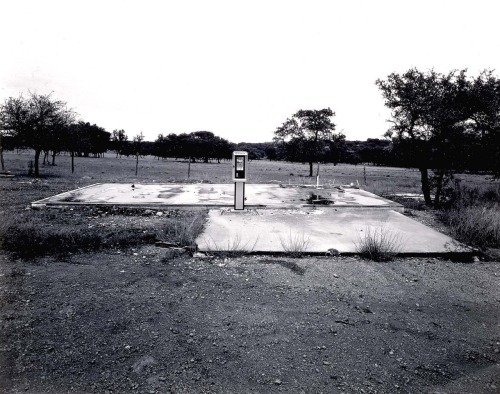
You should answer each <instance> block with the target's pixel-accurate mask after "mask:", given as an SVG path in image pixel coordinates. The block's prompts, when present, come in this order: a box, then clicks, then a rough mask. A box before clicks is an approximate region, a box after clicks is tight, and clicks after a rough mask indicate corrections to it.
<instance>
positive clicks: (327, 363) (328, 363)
mask: <svg viewBox="0 0 500 394" xmlns="http://www.w3.org/2000/svg"><path fill="white" fill-rule="evenodd" d="M323 365H331V363H330V362H328V361H323Z"/></svg>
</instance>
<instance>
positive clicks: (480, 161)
mask: <svg viewBox="0 0 500 394" xmlns="http://www.w3.org/2000/svg"><path fill="white" fill-rule="evenodd" d="M375 83H376V85H377V87H378V88H379V89H380V91H381V93H382V98H383V99H384V103H385V105H386V106H387V107H388V108H389V109H390V110H391V118H390V119H388V120H389V122H390V127H389V128H388V130H387V133H386V134H385V139H368V140H367V141H348V140H347V139H346V136H345V135H344V134H343V133H341V132H340V133H339V132H336V130H335V129H336V125H335V123H334V122H333V117H334V116H335V112H333V111H332V110H331V109H330V108H325V109H320V110H299V111H297V112H296V113H294V114H292V116H291V117H290V118H288V119H286V120H285V121H284V122H283V124H282V125H280V126H278V127H277V128H276V130H275V131H274V139H273V141H271V142H263V143H239V144H233V143H231V142H229V141H228V140H226V139H223V138H221V137H219V136H216V135H215V134H214V133H212V132H210V131H194V132H192V133H182V134H174V133H170V134H166V135H165V134H160V135H158V137H157V139H156V140H155V141H152V142H148V141H144V136H143V134H142V133H139V134H137V135H136V136H134V137H132V138H131V139H129V137H128V136H127V134H126V132H125V130H114V131H113V132H112V133H110V132H107V131H106V130H105V129H104V128H102V127H100V126H98V125H96V124H90V123H88V122H84V121H81V120H80V121H76V113H75V112H74V111H73V110H72V109H69V108H68V107H67V105H66V103H65V102H62V101H60V100H57V99H54V98H53V97H52V96H51V95H50V94H49V95H41V94H37V93H31V92H30V93H29V94H28V95H27V96H26V97H23V96H22V95H20V96H19V97H17V98H12V97H10V98H8V99H7V100H5V102H4V103H3V104H2V105H1V106H0V160H1V164H2V170H4V162H3V155H2V150H3V148H5V149H14V148H18V149H19V148H21V149H22V148H30V149H33V150H34V152H35V157H34V169H35V175H39V160H40V156H41V155H42V153H43V154H44V155H43V160H44V162H49V159H50V161H51V162H52V164H55V160H56V156H57V154H59V153H60V152H68V153H69V154H71V157H72V171H74V157H89V156H95V157H99V156H102V155H103V154H104V152H107V151H108V150H111V151H114V152H115V153H116V156H117V157H119V156H130V155H134V156H135V157H136V160H137V163H138V161H139V157H140V156H144V155H154V156H156V157H157V158H158V159H162V158H163V159H166V158H170V157H172V158H176V159H187V160H189V162H195V161H202V162H210V161H217V162H220V161H221V160H227V159H230V158H231V153H232V151H234V150H245V151H248V153H249V158H250V160H258V159H269V160H287V161H293V162H301V163H307V164H308V169H309V175H310V176H312V175H313V165H314V163H317V162H324V163H334V164H337V163H351V164H359V163H370V164H373V165H387V166H404V167H414V168H418V169H419V171H420V173H421V183H422V191H423V194H424V197H425V201H426V203H427V204H429V205H431V204H434V205H439V203H440V198H441V196H442V193H443V187H444V184H445V182H446V180H447V179H449V178H450V177H451V176H452V174H453V172H455V171H467V170H468V171H482V172H487V173H491V174H494V175H495V176H500V80H499V79H498V78H497V77H496V76H495V75H494V74H493V72H492V71H489V70H485V71H483V72H481V73H479V75H477V76H469V75H468V74H467V71H466V70H460V71H458V70H455V71H451V72H449V73H447V74H442V73H438V72H436V71H434V70H429V71H425V72H423V71H420V70H418V69H415V68H413V69H410V70H408V71H406V72H404V73H401V74H398V73H392V74H390V75H389V76H388V77H387V78H386V79H379V80H377V81H376V82H375ZM136 168H137V165H136ZM431 192H434V200H432V199H431Z"/></svg>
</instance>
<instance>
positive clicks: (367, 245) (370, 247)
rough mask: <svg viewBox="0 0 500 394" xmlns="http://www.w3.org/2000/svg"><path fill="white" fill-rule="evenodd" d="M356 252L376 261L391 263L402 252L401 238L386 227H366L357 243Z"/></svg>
mask: <svg viewBox="0 0 500 394" xmlns="http://www.w3.org/2000/svg"><path fill="white" fill-rule="evenodd" d="M355 245H356V252H357V253H359V254H360V255H361V256H364V257H367V258H369V259H371V260H374V261H390V260H392V259H393V258H394V257H395V256H396V255H397V254H398V253H400V252H401V245H402V242H401V237H400V235H399V234H397V233H394V232H392V231H390V230H389V229H387V228H386V227H377V228H372V227H366V228H365V230H364V231H362V234H361V235H360V236H359V240H358V241H357V242H356V243H355Z"/></svg>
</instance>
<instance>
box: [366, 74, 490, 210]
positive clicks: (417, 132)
mask: <svg viewBox="0 0 500 394" xmlns="http://www.w3.org/2000/svg"><path fill="white" fill-rule="evenodd" d="M376 84H377V86H378V87H379V88H380V90H381V91H382V95H383V97H384V99H385V105H386V106H387V107H388V108H390V109H391V113H392V118H391V120H390V122H391V123H392V127H391V128H390V129H389V130H388V132H387V136H388V137H394V138H395V140H396V143H397V146H398V148H399V149H400V150H399V153H403V154H405V155H406V157H407V158H409V159H410V162H412V164H413V165H415V166H417V167H418V168H419V170H420V172H421V179H422V191H423V193H424V198H425V201H426V203H427V204H429V205H431V204H432V200H431V188H432V185H434V186H435V198H434V204H435V205H436V206H437V205H439V203H440V197H441V194H442V188H443V181H444V179H445V176H446V175H447V174H451V173H452V171H453V170H456V169H461V168H464V166H470V165H471V163H472V162H473V161H474V158H473V157H471V156H472V155H471V154H472V153H473V152H474V151H475V149H476V148H475V147H477V146H478V145H483V146H484V143H485V142H486V141H487V140H489V141H490V142H491V146H490V148H489V149H490V150H492V152H491V157H490V159H494V157H496V159H494V160H497V162H498V157H499V155H498V153H495V150H496V152H498V133H499V116H500V106H499V103H500V89H499V83H498V79H497V78H495V77H493V75H492V73H491V72H489V71H485V72H483V73H481V74H480V75H479V77H477V78H475V79H474V78H470V77H468V76H467V73H466V70H461V71H452V72H449V73H448V74H441V73H437V72H436V71H434V70H430V71H427V72H422V71H419V70H417V69H410V70H408V71H407V72H405V73H403V74H396V73H393V74H390V75H389V76H388V77H387V79H386V80H380V79H379V80H377V81H376ZM495 141H496V142H495ZM494 160H493V161H494ZM497 165H498V164H497ZM429 170H433V172H434V176H433V177H432V178H429V175H428V171H429ZM490 170H491V171H496V170H495V168H490ZM431 181H432V182H431Z"/></svg>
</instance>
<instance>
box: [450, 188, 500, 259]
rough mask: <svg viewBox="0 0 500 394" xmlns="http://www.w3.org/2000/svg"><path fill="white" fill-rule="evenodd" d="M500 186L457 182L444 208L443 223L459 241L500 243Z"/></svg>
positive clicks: (487, 244) (480, 245)
mask: <svg viewBox="0 0 500 394" xmlns="http://www.w3.org/2000/svg"><path fill="white" fill-rule="evenodd" d="M498 201H500V188H499V187H486V188H485V187H482V188H481V187H478V186H475V187H471V186H465V185H460V183H458V182H457V183H456V184H455V186H454V188H453V189H451V190H450V191H449V192H448V203H447V205H446V206H445V208H444V209H443V211H442V218H443V220H444V222H445V223H446V224H447V225H448V226H449V227H450V229H451V231H452V233H453V236H454V237H455V238H457V239H458V240H459V241H462V242H464V243H467V244H469V245H472V246H476V247H479V248H483V249H484V248H486V247H498V246H500V205H499V204H498Z"/></svg>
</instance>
